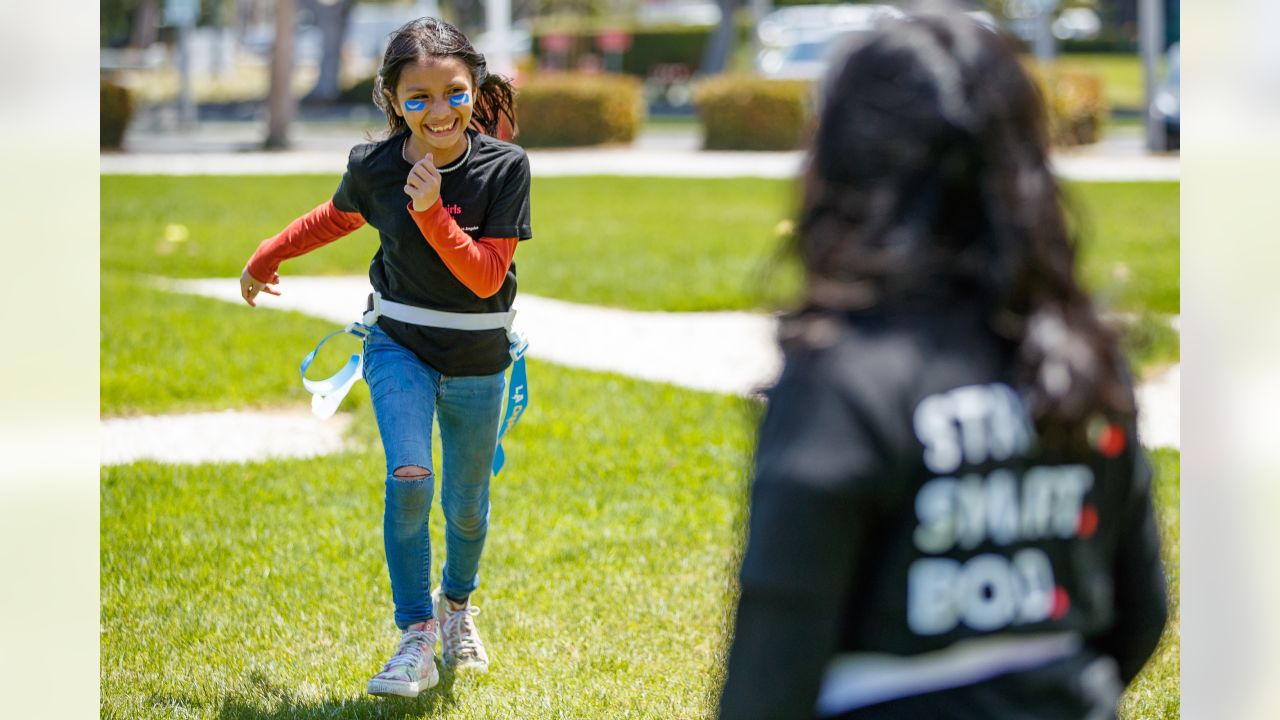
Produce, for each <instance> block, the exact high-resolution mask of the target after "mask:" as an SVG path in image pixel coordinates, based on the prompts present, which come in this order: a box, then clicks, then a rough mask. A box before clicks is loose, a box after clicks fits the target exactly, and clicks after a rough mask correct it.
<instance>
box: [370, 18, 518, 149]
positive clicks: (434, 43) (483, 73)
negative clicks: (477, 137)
mask: <svg viewBox="0 0 1280 720" xmlns="http://www.w3.org/2000/svg"><path fill="white" fill-rule="evenodd" d="M430 57H437V58H443V57H454V58H458V59H459V60H461V61H462V62H463V63H464V64H465V65H466V66H467V69H468V70H470V71H471V80H472V82H473V84H474V85H475V90H476V103H475V108H474V110H473V111H472V115H471V126H472V127H474V128H475V129H476V130H479V131H480V132H483V133H488V134H489V135H495V134H497V132H498V125H499V122H500V121H501V118H503V117H505V118H506V119H507V122H508V123H510V124H511V132H512V135H513V136H514V134H515V133H516V132H517V131H518V128H517V127H516V113H515V89H514V88H513V87H512V86H511V79H510V78H507V77H504V76H502V75H498V74H495V73H490V72H489V65H488V63H487V62H486V61H485V59H484V55H481V54H480V53H479V52H476V49H475V48H474V47H473V46H472V45H471V41H470V40H467V36H466V35H463V34H462V31H460V30H458V28H456V27H454V26H453V25H450V24H449V23H447V22H445V21H444V20H440V19H438V18H433V17H424V18H419V19H417V20H411V21H410V22H407V23H405V24H404V25H402V26H400V28H399V29H398V30H396V31H395V32H393V33H392V34H391V40H390V41H389V42H388V43H387V51H386V53H384V54H383V56H382V66H381V67H379V68H378V75H377V77H375V78H374V81H373V102H374V104H375V105H377V106H378V107H379V108H381V109H382V111H383V112H384V113H386V115H387V136H388V137H390V136H392V135H395V134H396V133H399V132H401V131H402V130H405V129H406V127H407V126H406V125H405V122H404V118H402V117H400V116H399V115H397V114H396V112H395V110H394V109H393V108H392V107H391V103H390V101H389V100H387V96H386V94H384V93H383V90H386V91H387V92H390V93H391V94H392V95H393V96H394V95H395V91H396V86H397V85H398V84H399V83H400V73H401V71H402V70H403V69H404V66H405V65H407V64H410V63H416V62H419V61H421V60H425V59H427V58H430Z"/></svg>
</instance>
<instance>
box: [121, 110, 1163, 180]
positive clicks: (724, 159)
mask: <svg viewBox="0 0 1280 720" xmlns="http://www.w3.org/2000/svg"><path fill="white" fill-rule="evenodd" d="M260 133H261V130H260V128H258V127H257V126H256V125H254V124H252V123H223V124H218V123H208V124H207V125H205V126H202V127H201V128H200V129H198V130H196V131H195V132H192V133H151V134H142V133H137V132H135V133H132V134H131V135H130V136H129V139H128V141H127V143H126V145H125V147H126V149H127V150H128V152H125V153H104V154H103V155H102V156H101V162H100V169H101V172H102V174H104V175H142V174H145V175H288V174H295V173H321V174H326V175H338V174H340V173H341V172H342V170H343V169H344V168H346V166H347V153H348V151H349V150H350V148H351V146H352V145H355V144H357V143H360V142H363V141H364V138H363V135H362V133H361V132H358V131H355V130H353V129H346V130H341V129H334V128H324V127H307V126H305V125H301V126H299V132H298V133H296V135H297V137H296V139H295V142H294V145H295V148H296V149H294V150H290V151H284V152H263V151H260V150H258V149H257V147H258V145H259V144H260V142H261V138H260V137H258V136H259V135H260ZM1137 143H1138V140H1137V139H1135V138H1127V137H1119V138H1115V139H1111V140H1105V141H1103V142H1101V143H1098V144H1096V145H1091V146H1087V147H1083V148H1076V149H1071V150H1066V151H1062V152H1058V153H1055V155H1054V157H1053V165H1054V167H1055V169H1056V171H1057V173H1058V174H1059V175H1060V176H1061V177H1063V178H1065V179H1069V180H1092V181H1132V180H1178V179H1179V177H1180V176H1181V169H1180V168H1181V165H1180V162H1179V158H1178V156H1177V155H1150V154H1148V153H1145V152H1143V151H1142V150H1141V148H1140V146H1139V145H1138V144H1137ZM700 146H701V139H700V137H699V134H698V132H697V131H696V130H692V129H687V128H686V129H680V128H676V129H664V128H658V129H650V130H647V131H646V132H644V133H642V134H641V135H640V136H639V137H638V138H636V140H635V142H633V143H632V144H631V145H630V146H626V147H619V146H613V147H599V148H572V149H564V150H530V151H529V166H530V169H531V171H532V172H533V174H534V176H536V177H558V176H582V175H629V176H643V177H703V178H721V177H764V178H780V179H788V178H794V177H797V176H798V175H799V173H800V170H801V166H802V164H803V160H804V155H803V153H801V152H798V151H792V152H722V151H716V152H711V151H703V150H700V149H699V148H700Z"/></svg>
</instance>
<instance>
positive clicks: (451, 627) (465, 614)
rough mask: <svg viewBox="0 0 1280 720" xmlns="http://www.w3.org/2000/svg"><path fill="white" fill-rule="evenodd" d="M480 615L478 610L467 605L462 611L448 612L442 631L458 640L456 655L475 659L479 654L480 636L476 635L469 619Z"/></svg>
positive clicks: (451, 610)
mask: <svg viewBox="0 0 1280 720" xmlns="http://www.w3.org/2000/svg"><path fill="white" fill-rule="evenodd" d="M479 614H480V608H478V607H476V606H475V605H468V606H467V607H466V608H465V609H463V610H453V609H452V608H451V609H450V610H449V613H448V617H446V618H445V621H444V631H445V633H446V635H447V636H448V637H455V638H457V639H458V654H459V655H466V656H468V657H477V656H479V654H480V648H481V645H480V636H479V635H477V634H476V626H475V624H474V623H473V622H471V618H473V617H475V616H476V615H479Z"/></svg>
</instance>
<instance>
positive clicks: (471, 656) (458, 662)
mask: <svg viewBox="0 0 1280 720" xmlns="http://www.w3.org/2000/svg"><path fill="white" fill-rule="evenodd" d="M431 602H432V604H433V605H434V606H435V616H436V620H438V621H439V622H440V658H441V659H442V660H444V665H445V667H447V668H452V669H454V670H467V671H472V672H485V671H487V670H488V669H489V654H488V653H487V652H485V649H484V643H482V642H480V633H478V632H477V631H476V623H475V616H476V615H479V614H480V608H478V607H476V606H475V605H472V604H471V603H470V601H468V602H467V604H466V605H465V606H464V607H460V608H455V607H453V603H452V602H451V601H450V600H449V598H447V597H445V595H444V592H442V591H441V590H440V588H436V589H435V591H434V592H432V593H431Z"/></svg>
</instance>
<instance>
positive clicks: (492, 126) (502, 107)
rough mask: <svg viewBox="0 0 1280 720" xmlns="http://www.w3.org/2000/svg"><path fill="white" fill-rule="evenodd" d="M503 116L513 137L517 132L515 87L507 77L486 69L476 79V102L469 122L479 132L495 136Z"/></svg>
mask: <svg viewBox="0 0 1280 720" xmlns="http://www.w3.org/2000/svg"><path fill="white" fill-rule="evenodd" d="M503 118H506V120H507V124H509V125H510V126H511V137H513V138H514V137H515V136H516V134H517V133H518V132H519V128H518V127H517V126H516V91H515V88H514V87H512V85H511V80H510V79H509V78H506V77H503V76H502V75H498V74H496V73H490V72H488V71H487V70H486V71H485V72H484V78H483V79H477V87H476V104H475V109H474V110H473V111H472V115H471V124H472V126H474V127H475V128H476V129H477V130H479V131H480V132H483V133H485V134H488V135H495V136H496V135H497V134H498V130H499V128H500V127H501V125H502V119H503Z"/></svg>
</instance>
